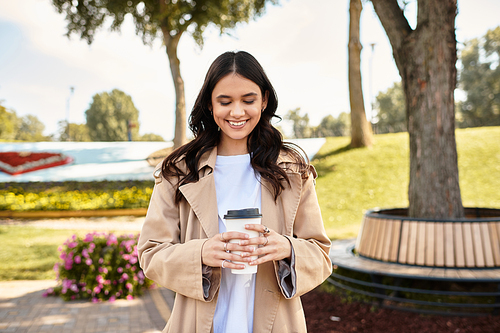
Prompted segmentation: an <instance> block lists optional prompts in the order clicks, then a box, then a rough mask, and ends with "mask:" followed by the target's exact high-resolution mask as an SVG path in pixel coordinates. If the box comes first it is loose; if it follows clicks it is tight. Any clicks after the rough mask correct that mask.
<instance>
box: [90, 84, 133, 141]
mask: <svg viewBox="0 0 500 333" xmlns="http://www.w3.org/2000/svg"><path fill="white" fill-rule="evenodd" d="M92 99H93V101H92V103H91V105H90V107H89V109H88V110H87V111H85V115H86V118H87V127H88V129H89V136H90V139H91V140H92V141H127V140H128V131H129V129H130V131H131V134H132V140H136V139H138V135H139V111H138V110H137V109H136V107H135V105H134V102H133V101H132V97H130V96H129V95H127V94H125V93H124V92H123V91H121V90H118V89H114V90H113V91H111V92H110V93H107V92H103V93H101V94H95V95H94V96H93V98H92Z"/></svg>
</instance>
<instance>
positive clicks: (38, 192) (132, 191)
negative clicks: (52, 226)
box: [0, 181, 154, 211]
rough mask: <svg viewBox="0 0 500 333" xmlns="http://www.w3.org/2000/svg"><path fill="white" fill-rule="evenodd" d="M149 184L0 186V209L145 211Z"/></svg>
mask: <svg viewBox="0 0 500 333" xmlns="http://www.w3.org/2000/svg"><path fill="white" fill-rule="evenodd" d="M153 185H154V184H153V182H151V181H102V182H50V183H49V182H47V183H41V182H32V183H0V210H9V211H58V210H96V209H124V208H147V207H148V205H149V200H150V198H151V194H152V193H153Z"/></svg>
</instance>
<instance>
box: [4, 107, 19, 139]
mask: <svg viewBox="0 0 500 333" xmlns="http://www.w3.org/2000/svg"><path fill="white" fill-rule="evenodd" d="M18 127H19V120H18V118H17V115H16V113H15V112H14V111H12V110H8V109H7V108H6V107H5V106H3V105H2V101H0V139H1V140H6V141H9V140H14V139H15V138H16V133H17V129H18Z"/></svg>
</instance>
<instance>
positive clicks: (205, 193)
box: [179, 148, 219, 238]
mask: <svg viewBox="0 0 500 333" xmlns="http://www.w3.org/2000/svg"><path fill="white" fill-rule="evenodd" d="M216 158H217V148H214V149H212V150H211V151H209V152H207V153H205V154H204V155H203V156H202V157H201V158H200V162H199V165H198V172H199V175H200V180H199V181H197V182H195V183H189V184H186V185H182V186H181V187H179V191H181V193H182V194H183V195H184V198H186V201H187V202H188V203H189V205H190V206H191V208H192V209H193V211H194V213H195V215H196V217H197V218H198V220H199V221H200V224H201V226H202V228H203V230H204V231H205V234H206V235H207V237H209V238H210V237H213V236H215V235H216V234H218V233H219V223H218V219H219V217H218V216H219V215H218V210H217V196H216V194H215V180H214V174H213V169H214V167H215V160H216Z"/></svg>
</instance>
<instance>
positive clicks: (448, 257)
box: [444, 222, 455, 267]
mask: <svg viewBox="0 0 500 333" xmlns="http://www.w3.org/2000/svg"><path fill="white" fill-rule="evenodd" d="M444 242H445V245H444V259H445V262H444V263H445V266H447V267H454V266H455V247H454V244H453V224H452V223H451V222H448V223H444Z"/></svg>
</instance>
